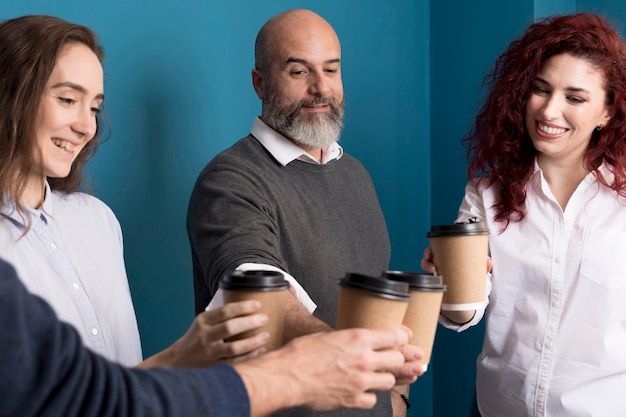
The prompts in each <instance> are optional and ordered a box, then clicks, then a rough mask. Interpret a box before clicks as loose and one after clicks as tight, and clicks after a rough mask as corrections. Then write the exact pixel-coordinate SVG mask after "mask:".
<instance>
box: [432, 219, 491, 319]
mask: <svg viewBox="0 0 626 417" xmlns="http://www.w3.org/2000/svg"><path fill="white" fill-rule="evenodd" d="M427 236H428V238H429V240H430V248H431V250H432V252H433V262H434V264H435V266H436V268H437V273H439V274H440V275H442V276H443V283H444V284H445V285H446V287H447V289H446V292H445V293H444V295H443V301H442V305H441V308H442V310H449V311H463V310H475V309H477V308H480V307H482V306H483V305H484V303H485V279H486V278H485V275H486V272H487V269H486V262H487V261H486V260H487V255H488V251H489V248H488V246H489V230H488V229H487V228H486V227H485V226H484V224H483V223H481V222H476V221H475V220H470V222H469V223H455V224H451V225H444V226H432V227H431V228H430V231H429V232H428V234H427Z"/></svg>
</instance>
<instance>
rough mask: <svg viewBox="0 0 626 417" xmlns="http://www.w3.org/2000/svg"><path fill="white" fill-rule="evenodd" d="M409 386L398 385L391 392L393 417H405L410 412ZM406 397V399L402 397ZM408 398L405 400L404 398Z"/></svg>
mask: <svg viewBox="0 0 626 417" xmlns="http://www.w3.org/2000/svg"><path fill="white" fill-rule="evenodd" d="M409 388H410V386H409V385H396V386H395V387H393V388H392V390H391V407H392V409H393V417H405V416H406V415H407V410H408V404H407V401H408V398H409ZM403 395H404V397H402V396H403ZM405 397H406V398H407V400H405V399H404V398H405Z"/></svg>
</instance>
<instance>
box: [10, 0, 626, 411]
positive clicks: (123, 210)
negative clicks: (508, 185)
mask: <svg viewBox="0 0 626 417" xmlns="http://www.w3.org/2000/svg"><path fill="white" fill-rule="evenodd" d="M574 4H577V5H578V9H593V10H595V11H598V12H602V13H610V14H611V16H613V17H615V18H616V19H618V20H621V21H623V22H626V4H625V3H624V2H623V0H613V1H609V0H605V1H590V0H587V1H578V2H577V3H574V0H562V1H560V2H555V1H550V0H542V1H540V0H536V1H534V2H533V1H530V0H512V1H509V2H502V1H497V0H481V1H479V2H467V1H462V0H453V1H447V2H438V1H432V2H430V1H427V0H388V1H385V2H381V1H378V0H360V1H359V2H358V7H355V3H353V2H348V1H336V0H317V1H312V0H311V1H307V0H303V1H295V2H294V1H287V0H275V1H272V2H265V4H261V3H260V2H257V1H251V0H241V1H238V2H221V1H217V0H178V1H176V2H174V1H165V0H153V1H150V2H146V1H139V0H109V1H106V2H103V1H93V0H65V1H50V0H30V1H24V2H14V1H12V0H0V19H6V18H11V17H15V16H19V15H23V14H35V13H42V14H52V15H56V16H59V17H62V18H65V19H67V20H70V21H72V22H76V23H82V24H85V25H87V26H89V27H91V28H93V29H94V30H95V31H97V32H98V33H99V35H100V37H101V40H102V42H103V44H104V46H105V49H106V52H107V58H106V60H105V64H104V68H105V77H106V80H105V95H106V109H107V114H108V117H109V119H110V122H111V125H112V134H111V136H110V138H109V140H108V141H107V142H106V143H105V144H104V145H103V146H102V147H101V148H100V151H99V153H98V155H97V157H96V159H95V160H94V161H92V162H91V163H90V172H91V175H92V185H93V188H94V190H95V194H96V195H98V196H99V197H100V198H101V199H103V200H104V201H105V202H106V203H107V204H109V205H110V206H111V208H112V209H113V210H114V211H115V213H116V214H117V216H118V218H119V220H120V222H121V224H122V229H123V232H124V237H125V255H126V265H127V269H128V275H129V280H130V285H131V290H132V294H133V299H134V301H135V308H136V311H137V318H138V321H139V326H140V332H141V338H142V343H143V347H144V353H145V354H146V355H149V354H152V353H154V352H156V351H158V350H160V349H162V348H164V347H165V346H167V345H169V344H170V343H172V342H173V341H174V340H176V338H178V337H179V336H180V335H181V334H182V333H183V332H184V331H185V330H186V329H187V327H188V326H189V324H190V323H191V321H192V318H193V290H192V277H191V263H190V255H189V246H188V242H187V236H186V232H185V214H186V207H187V201H188V198H189V194H190V192H191V188H192V186H193V182H194V180H195V178H196V175H197V174H198V173H199V171H200V169H201V168H202V167H203V166H204V164H205V163H206V162H207V161H208V160H209V159H211V158H212V157H213V156H214V155H215V154H216V153H217V152H219V151H221V150H223V149H224V148H226V147H228V146H229V145H231V144H232V143H234V142H235V141H236V140H237V139H239V138H240V137H242V136H244V135H246V134H247V133H248V132H249V129H250V126H251V123H252V120H253V118H254V116H256V115H257V114H258V113H259V112H260V103H259V100H258V99H257V97H256V95H255V94H254V91H253V89H252V87H251V82H250V70H251V69H252V67H253V44H254V38H255V36H256V32H257V30H258V29H259V28H260V26H261V25H262V24H263V23H264V22H265V21H266V20H267V19H268V18H269V17H271V16H273V15H274V14H276V13H278V12H280V11H283V10H286V9H289V8H294V7H306V8H311V9H313V10H315V11H316V12H318V13H320V14H321V15H322V16H324V17H325V18H326V19H327V20H328V21H329V22H330V23H331V24H333V26H334V27H335V29H336V30H337V32H338V34H339V37H340V38H341V41H342V47H343V57H342V58H343V64H342V65H343V73H344V87H345V91H346V100H347V105H346V129H345V132H344V134H343V137H342V145H343V146H344V147H345V148H346V150H347V151H348V152H350V153H351V154H353V155H355V156H356V157H358V158H359V159H360V160H361V161H362V162H363V163H364V164H365V166H366V167H367V168H368V169H369V171H370V173H371V175H372V177H373V179H374V182H375V184H376V186H377V189H378V193H379V197H380V200H381V204H382V206H383V210H384V212H385V215H386V217H387V221H388V224H389V230H390V234H391V239H392V246H393V257H392V267H394V268H402V269H408V270H419V260H420V258H421V253H422V250H423V248H424V247H426V246H427V244H428V242H427V240H426V238H425V233H426V231H427V230H428V227H429V226H430V224H431V222H432V223H442V222H448V221H451V220H452V219H454V217H455V215H456V210H457V207H458V204H459V202H460V199H461V197H462V193H463V187H464V185H465V162H464V158H463V157H464V154H463V150H462V148H461V146H460V139H461V138H462V137H463V134H464V133H465V132H466V130H467V128H468V126H469V123H470V120H471V117H472V115H473V113H474V111H475V110H476V108H477V106H478V97H479V86H480V82H481V80H482V76H483V74H484V72H485V71H486V70H487V67H488V66H489V64H490V63H491V62H492V61H493V59H495V57H496V56H497V55H498V54H499V53H500V52H501V50H502V49H503V48H504V47H505V46H506V45H507V44H508V42H509V41H510V40H511V39H512V38H513V37H514V36H517V35H519V34H520V33H521V32H522V31H523V29H524V28H525V26H526V25H527V24H528V23H529V22H530V21H532V20H533V19H534V18H535V17H537V16H540V15H543V14H547V13H556V12H570V11H573V7H574ZM431 130H432V132H431ZM482 331H483V330H482V328H481V327H480V326H479V327H478V328H476V329H472V330H470V331H468V332H467V333H466V334H462V335H455V334H452V333H451V332H446V331H441V330H440V331H439V333H438V336H437V341H436V346H435V352H434V354H433V361H432V364H431V367H430V370H429V372H428V373H427V374H426V375H425V376H424V377H422V378H420V380H419V381H418V382H417V383H416V384H414V385H413V387H412V392H411V402H412V403H413V407H412V408H411V410H410V411H411V412H410V413H409V415H410V416H418V415H419V416H421V417H427V416H437V417H439V416H441V417H447V416H462V415H464V413H465V411H466V409H467V404H468V402H469V400H470V398H471V394H472V390H473V381H474V363H475V358H476V355H477V353H478V351H479V349H480V343H481V339H482Z"/></svg>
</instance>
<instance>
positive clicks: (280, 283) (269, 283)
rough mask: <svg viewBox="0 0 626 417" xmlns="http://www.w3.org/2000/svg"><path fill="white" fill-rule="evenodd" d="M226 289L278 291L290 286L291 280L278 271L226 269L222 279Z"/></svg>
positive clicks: (221, 283)
mask: <svg viewBox="0 0 626 417" xmlns="http://www.w3.org/2000/svg"><path fill="white" fill-rule="evenodd" d="M220 288H222V289H225V290H245V291H277V290H284V289H286V288H289V282H288V281H286V280H285V278H284V277H283V274H281V273H280V272H278V271H262V270H258V271H257V270H251V271H238V270H235V271H226V272H225V273H224V275H223V276H222V279H221V280H220Z"/></svg>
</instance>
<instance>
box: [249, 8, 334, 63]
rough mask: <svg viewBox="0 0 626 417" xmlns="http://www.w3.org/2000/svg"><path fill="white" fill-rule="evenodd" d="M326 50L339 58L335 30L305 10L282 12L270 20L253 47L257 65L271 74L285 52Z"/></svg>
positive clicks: (318, 16) (314, 14)
mask: <svg viewBox="0 0 626 417" xmlns="http://www.w3.org/2000/svg"><path fill="white" fill-rule="evenodd" d="M305 45H306V47H307V48H325V49H327V50H331V51H332V50H336V51H337V58H339V55H340V44H339V38H338V37H337V34H336V33H335V30H334V29H333V27H332V26H331V25H330V24H329V23H328V22H327V21H326V20H324V18H322V17H321V16H320V15H318V14H316V13H314V12H312V11H311V10H306V9H294V10H288V11H286V12H283V13H280V14H278V15H276V16H274V17H272V18H271V19H270V20H268V21H267V22H266V23H265V24H264V25H263V27H261V30H260V31H259V33H258V35H257V38H256V43H255V47H254V55H255V66H256V68H257V69H259V70H261V71H269V69H270V68H271V65H272V62H273V61H275V60H276V59H280V56H281V55H282V54H281V52H282V53H283V54H284V51H285V50H288V51H291V50H293V49H294V48H295V49H296V50H297V49H298V48H302V47H304V46H305Z"/></svg>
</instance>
